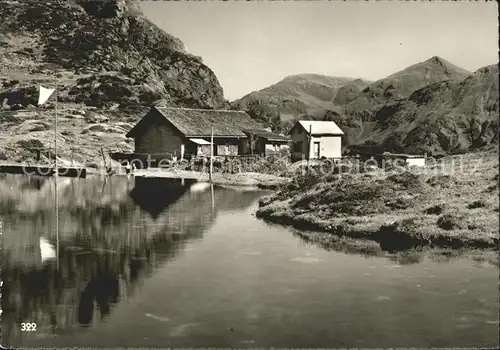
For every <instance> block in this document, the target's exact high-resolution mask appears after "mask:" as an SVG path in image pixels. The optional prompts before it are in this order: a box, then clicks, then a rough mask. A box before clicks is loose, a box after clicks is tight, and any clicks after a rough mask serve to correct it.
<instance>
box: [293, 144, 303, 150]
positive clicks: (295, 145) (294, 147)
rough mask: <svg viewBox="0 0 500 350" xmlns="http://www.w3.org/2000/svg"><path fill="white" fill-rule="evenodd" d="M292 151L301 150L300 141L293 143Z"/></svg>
mask: <svg viewBox="0 0 500 350" xmlns="http://www.w3.org/2000/svg"><path fill="white" fill-rule="evenodd" d="M293 151H294V152H302V141H297V142H294V143H293Z"/></svg>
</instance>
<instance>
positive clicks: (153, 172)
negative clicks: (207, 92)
mask: <svg viewBox="0 0 500 350" xmlns="http://www.w3.org/2000/svg"><path fill="white" fill-rule="evenodd" d="M0 165H1V164H0ZM9 165H15V166H19V167H22V166H26V167H36V166H39V167H48V165H45V164H38V165H36V164H9ZM74 168H79V169H85V171H86V176H108V175H107V174H106V173H105V172H104V171H103V170H99V169H95V168H90V167H79V166H74ZM1 174H12V175H25V176H29V175H28V174H22V173H20V174H14V173H10V172H5V173H1ZM39 176H43V175H39ZM111 176H128V175H127V174H125V172H124V170H122V169H120V170H119V171H118V172H117V173H115V174H113V175H111ZM130 176H134V177H142V178H172V179H182V178H184V179H193V180H197V181H201V182H208V181H209V175H208V173H207V172H199V171H193V170H169V169H159V168H149V169H137V170H135V171H134V173H133V174H130ZM48 177H51V176H48ZM289 181H291V178H289V177H283V176H276V175H271V174H265V173H256V172H241V173H236V174H229V173H217V172H215V173H213V176H212V182H213V183H214V184H215V185H220V186H227V187H255V188H258V189H265V190H273V189H276V188H278V186H279V185H281V184H284V183H287V182H289Z"/></svg>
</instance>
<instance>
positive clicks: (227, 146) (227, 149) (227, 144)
mask: <svg viewBox="0 0 500 350" xmlns="http://www.w3.org/2000/svg"><path fill="white" fill-rule="evenodd" d="M226 154H229V143H226Z"/></svg>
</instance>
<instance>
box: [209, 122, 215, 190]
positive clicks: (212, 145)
mask: <svg viewBox="0 0 500 350" xmlns="http://www.w3.org/2000/svg"><path fill="white" fill-rule="evenodd" d="M213 166H214V127H213V126H212V133H211V136H210V170H209V174H208V178H209V180H210V182H212V172H213Z"/></svg>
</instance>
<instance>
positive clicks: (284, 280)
mask: <svg viewBox="0 0 500 350" xmlns="http://www.w3.org/2000/svg"><path fill="white" fill-rule="evenodd" d="M0 176H1V177H0V220H2V230H3V235H2V239H3V250H2V258H3V263H2V277H3V281H4V285H3V294H2V306H3V315H2V323H3V325H2V338H3V345H4V346H5V345H9V346H15V347H33V348H36V347H97V348H101V347H141V346H142V347H146V346H147V347H184V348H186V347H212V346H213V347H240V348H241V347H248V348H255V347H271V346H274V347H324V348H325V347H329V348H332V347H333V348H335V347H337V348H338V347H377V348H380V347H382V348H385V347H481V346H485V347H495V346H496V345H497V344H498V273H499V271H498V268H497V267H495V266H493V265H491V264H489V263H487V262H480V261H474V260H473V259H470V258H457V259H454V260H451V261H444V262H443V261H441V262H437V261H434V260H433V259H429V258H424V259H422V260H421V261H419V262H417V263H413V264H401V265H399V264H398V263H397V262H395V261H393V260H391V259H388V258H384V257H366V256H362V255H359V254H346V253H341V252H336V251H326V250H325V249H323V248H321V247H319V246H316V245H311V244H306V243H304V242H303V241H302V240H301V239H300V238H299V237H297V236H296V235H293V233H292V231H290V230H289V229H286V228H283V227H279V226H269V225H267V224H265V223H264V222H262V221H259V220H257V219H256V218H255V217H254V216H253V213H254V211H255V209H256V205H257V200H258V199H259V198H260V197H261V196H262V195H263V194H264V193H263V192H258V191H241V190H239V191H235V190H230V189H223V188H217V187H216V188H214V189H213V191H212V189H211V188H210V187H207V186H206V185H204V184H199V183H193V182H189V181H184V182H181V181H180V180H167V179H163V180H154V179H144V178H137V179H134V178H130V179H127V178H124V177H123V178H119V177H114V178H108V179H107V180H106V181H104V179H103V178H90V179H86V180H81V179H63V178H60V179H59V182H58V189H59V191H58V192H59V200H58V202H59V211H58V212H59V222H60V235H59V236H60V237H59V242H57V239H56V235H55V234H54V232H55V229H54V208H55V203H54V202H55V201H54V193H55V192H54V179H34V178H32V179H28V178H27V177H21V176H5V175H0ZM40 238H42V244H41V243H40V242H41V241H40ZM57 246H59V249H58V251H59V254H56V252H55V251H54V250H53V248H57ZM21 322H31V323H36V327H37V328H36V331H32V332H22V331H21V327H20V323H21Z"/></svg>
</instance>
